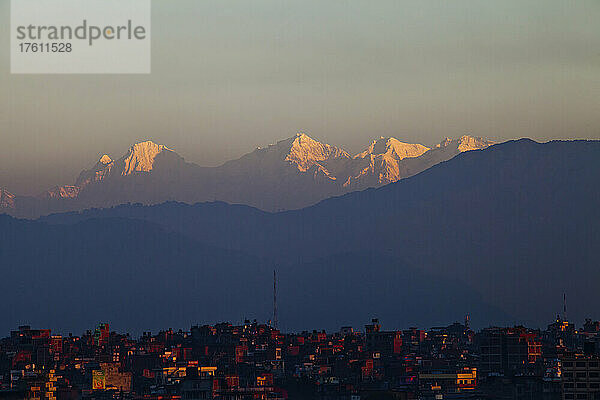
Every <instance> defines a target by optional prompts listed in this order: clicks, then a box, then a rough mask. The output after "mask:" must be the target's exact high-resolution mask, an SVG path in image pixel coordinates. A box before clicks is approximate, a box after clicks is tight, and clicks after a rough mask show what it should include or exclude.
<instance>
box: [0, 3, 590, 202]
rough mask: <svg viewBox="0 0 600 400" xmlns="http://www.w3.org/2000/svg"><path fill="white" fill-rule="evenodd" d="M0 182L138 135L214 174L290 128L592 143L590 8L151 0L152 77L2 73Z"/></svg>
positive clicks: (66, 176) (18, 187)
mask: <svg viewBox="0 0 600 400" xmlns="http://www.w3.org/2000/svg"><path fill="white" fill-rule="evenodd" d="M9 5H10V2H9V0H0V139H1V140H0V186H3V187H6V188H8V189H9V190H11V191H13V192H17V193H19V194H31V193H35V192H38V191H41V190H42V189H44V188H46V187H48V186H51V185H55V184H59V183H61V184H62V183H72V182H73V181H74V179H75V177H76V176H77V174H78V173H79V171H80V170H81V169H83V168H84V167H85V168H87V167H90V166H91V165H92V164H94V162H95V161H96V159H97V158H98V157H99V156H100V155H101V154H103V153H108V154H110V155H111V156H113V157H118V156H121V155H122V154H123V153H124V152H125V151H126V149H127V148H128V147H129V146H130V145H131V144H132V143H134V142H136V141H138V140H141V139H152V140H155V141H157V142H160V143H164V144H167V145H169V146H170V147H171V148H173V149H175V150H176V151H177V152H178V153H179V154H181V155H182V156H184V157H185V158H186V159H187V160H188V161H192V162H195V163H198V164H201V165H215V164H219V163H221V162H223V161H225V160H227V159H231V158H234V157H237V156H240V155H241V154H243V153H245V152H247V151H250V150H252V149H253V148H254V147H256V146H260V145H266V144H268V143H272V142H274V141H276V140H277V139H282V138H286V137H289V136H292V135H293V134H294V133H295V132H297V131H304V132H306V133H308V134H309V135H311V136H313V137H315V138H317V139H319V140H322V141H326V142H328V143H331V144H336V145H339V146H341V147H344V148H345V149H346V150H348V151H350V152H358V151H359V150H360V149H362V148H363V147H366V146H367V144H368V143H369V142H370V141H371V139H372V138H374V137H378V136H395V137H397V138H398V139H401V140H405V141H409V142H419V143H423V144H425V145H431V144H433V143H436V142H439V141H440V140H441V139H442V138H443V137H446V136H450V137H454V136H460V135H462V134H464V133H471V134H473V135H477V136H485V137H490V138H493V139H496V140H506V139H511V138H516V137H523V136H526V137H532V138H535V139H538V140H548V139H553V138H594V139H597V138H600V22H599V21H600V1H598V0H589V1H584V0H577V1H564V0H539V1H528V0H502V1H487V0H479V1H463V0H453V1H442V0H438V1H426V0H415V1H400V0H389V1H388V0H373V1H367V0H360V1H349V0H346V1H338V0H299V1H295V0H282V1H267V0H239V1H234V0H154V1H153V20H152V40H153V43H152V71H153V72H152V74H151V75H62V76H61V75H35V76H28V75H10V73H9V57H8V52H9V50H8V49H9V48H8V45H9V24H10V21H9Z"/></svg>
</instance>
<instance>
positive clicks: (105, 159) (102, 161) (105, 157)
mask: <svg viewBox="0 0 600 400" xmlns="http://www.w3.org/2000/svg"><path fill="white" fill-rule="evenodd" d="M98 162H99V163H100V164H104V165H106V164H110V163H111V162H112V158H110V157H109V156H108V154H105V155H103V156H102V157H100V160H98Z"/></svg>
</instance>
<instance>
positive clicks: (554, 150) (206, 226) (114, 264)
mask: <svg viewBox="0 0 600 400" xmlns="http://www.w3.org/2000/svg"><path fill="white" fill-rule="evenodd" d="M598 160H600V142H597V141H574V142H550V143H546V144H539V143H535V142H533V141H530V140H519V141H513V142H507V143H503V144H500V145H495V146H492V147H490V148H488V149H486V150H479V151H470V152H466V153H462V154H460V155H458V156H457V157H455V158H453V159H452V160H450V161H447V162H444V163H441V164H439V165H436V166H434V167H432V168H430V169H428V170H426V171H424V172H422V173H420V174H418V175H416V176H414V177H411V178H407V179H404V180H402V181H399V182H398V183H394V184H390V185H387V186H384V187H382V188H379V189H369V190H365V191H362V192H356V193H350V194H347V195H344V196H342V197H339V198H332V199H329V200H325V201H323V202H321V203H319V204H317V205H315V206H312V207H309V208H305V209H302V210H297V211H289V212H283V213H275V214H273V213H266V212H262V211H259V210H256V209H253V208H251V207H246V206H236V205H227V204H224V203H202V204H196V205H185V204H181V203H165V204H161V205H157V206H150V207H143V206H136V205H125V206H119V207H115V208H112V209H105V210H90V211H86V212H84V213H70V214H61V215H54V216H50V217H46V218H43V219H42V220H41V221H38V222H25V221H16V220H13V219H9V218H8V217H4V218H3V219H2V222H1V224H2V229H1V232H2V236H3V237H2V241H1V242H2V243H1V244H0V251H1V253H0V256H1V257H2V265H3V266H4V265H9V267H6V268H7V269H8V275H7V276H8V277H9V279H8V280H4V281H3V283H2V285H3V288H2V296H5V297H4V299H3V301H2V304H3V307H7V310H6V311H5V312H4V313H5V315H6V312H9V311H10V312H11V313H12V314H10V315H12V317H11V318H8V320H7V321H6V323H7V326H14V325H15V323H16V322H17V321H16V320H15V318H22V316H23V315H27V314H28V313H32V311H31V310H32V309H36V310H39V312H40V314H35V313H34V314H35V315H40V317H39V318H42V317H41V316H43V318H46V317H45V316H44V315H45V314H44V313H43V312H50V311H51V310H52V309H56V310H57V311H56V313H61V311H59V310H61V309H62V307H63V306H65V307H66V306H67V304H75V305H73V307H74V308H75V312H74V313H73V314H72V321H76V320H78V319H77V318H80V317H81V316H88V315H89V321H95V320H97V319H98V318H100V317H101V315H98V313H101V312H105V313H113V314H111V315H109V316H106V317H105V319H110V320H111V321H115V319H116V318H122V319H123V320H126V321H127V322H128V323H129V324H130V325H131V326H143V327H144V326H147V325H152V326H155V325H153V321H154V319H153V318H154V315H156V313H161V312H164V313H165V314H166V315H168V316H169V317H171V318H173V319H174V321H173V325H174V326H185V323H186V322H187V321H188V320H189V321H197V320H208V321H210V320H215V319H230V320H236V319H237V320H239V319H240V318H243V317H244V316H248V317H252V316H255V317H257V318H263V319H265V318H268V316H269V312H270V307H271V304H270V296H271V292H270V290H271V289H270V285H271V282H270V279H271V275H270V273H269V271H271V270H272V268H273V266H274V265H276V266H277V268H278V269H279V270H280V271H281V273H280V279H281V283H280V287H281V293H280V296H279V298H280V299H281V300H280V302H281V304H280V320H281V321H282V323H283V324H285V326H286V327H289V328H290V329H293V328H295V327H301V328H308V327H311V326H315V327H324V328H330V327H334V328H335V327H338V326H341V325H344V324H353V323H358V322H360V321H364V320H365V319H366V318H368V316H371V315H374V314H376V315H384V316H385V318H386V320H388V321H389V320H390V319H391V320H392V321H390V322H389V323H390V324H391V325H396V324H398V325H399V326H402V325H401V324H409V323H414V324H420V325H423V326H426V325H427V323H428V322H430V321H434V320H436V321H438V322H439V321H449V322H451V321H452V320H456V319H461V318H462V316H463V315H464V314H465V313H470V314H471V315H472V321H473V323H474V324H476V325H479V326H482V325H485V324H487V323H490V322H495V323H502V322H504V321H507V320H508V321H507V322H517V321H518V322H528V323H533V324H540V325H541V324H543V323H545V321H547V320H548V319H549V318H551V317H552V316H551V315H550V314H554V313H555V311H558V310H559V309H560V307H561V301H562V294H563V292H566V293H567V298H568V304H569V316H570V318H572V319H578V318H583V317H584V316H589V315H592V316H593V312H594V310H597V309H600V291H598V290H597V282H598V281H600V279H599V278H600V272H599V270H598V259H599V258H598V256H599V253H600V243H599V242H600V232H599V231H600V226H599V223H598V221H599V220H600V211H599V207H598V206H599V205H600V185H599V184H600V165H599V163H598ZM134 220H135V221H134ZM9 238H10V240H9V241H7V240H6V239H9ZM200 243H203V244H204V245H201V244H200ZM209 246H214V247H209ZM238 251H239V253H238ZM70 275H73V276H74V277H71V276H70ZM11 282H12V283H14V282H19V285H14V284H13V285H11V284H10V283H11ZM67 282H68V283H67ZM71 282H75V283H74V284H71ZM52 285H55V287H56V288H57V289H58V290H55V289H53V288H52ZM23 290H25V291H23ZM38 292H40V293H47V294H45V296H46V297H42V298H36V293H38ZM19 296H23V298H21V297H19ZM67 297H68V300H65V299H66V298H67ZM11 299H13V300H14V301H13V300H11ZM18 299H20V300H18ZM42 299H43V301H42ZM82 299H83V300H82ZM46 300H47V301H46ZM52 301H56V302H57V303H56V307H55V306H54V305H53V304H52ZM40 303H41V306H38V307H37V308H36V307H34V305H35V304H38V305H39V304H40ZM88 303H89V304H91V305H88ZM116 305H118V307H117V308H118V309H117V310H115V306H116ZM174 309H175V310H176V311H172V310H174ZM11 310H12V311H11ZM23 310H25V311H23ZM36 312H38V311H36ZM76 313H79V314H76ZM260 313H262V314H260ZM117 314H119V315H120V316H119V315H117ZM56 315H57V314H55V315H54V316H48V317H47V320H40V322H37V321H35V323H36V324H37V325H49V323H48V321H52V322H54V321H57V318H55V316H56ZM60 315H62V314H60ZM77 315H79V317H78V316H77ZM62 318H63V319H64V318H66V317H64V316H63V317H62ZM69 318H71V316H69ZM28 320H31V318H28ZM175 320H177V321H181V322H178V323H176V321H175ZM86 323H87V325H89V324H90V323H89V322H87V320H86V321H85V322H83V323H82V325H86ZM158 324H162V325H164V318H162V317H161V318H158V317H157V318H156V325H158ZM149 327H151V326H149Z"/></svg>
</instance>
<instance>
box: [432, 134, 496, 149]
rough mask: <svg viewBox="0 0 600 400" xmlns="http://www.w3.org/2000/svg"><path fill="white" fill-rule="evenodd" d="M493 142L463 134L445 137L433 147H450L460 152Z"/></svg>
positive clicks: (482, 147)
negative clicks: (455, 136) (456, 137)
mask: <svg viewBox="0 0 600 400" xmlns="http://www.w3.org/2000/svg"><path fill="white" fill-rule="evenodd" d="M493 144H495V142H493V141H491V140H488V139H485V138H481V137H475V136H470V135H463V136H461V137H459V138H458V139H451V138H445V139H444V140H442V142H441V143H440V144H438V145H436V146H435V148H436V149H437V148H445V147H450V148H452V149H453V150H457V151H458V152H459V153H462V152H465V151H471V150H480V149H485V148H486V147H489V146H491V145H493Z"/></svg>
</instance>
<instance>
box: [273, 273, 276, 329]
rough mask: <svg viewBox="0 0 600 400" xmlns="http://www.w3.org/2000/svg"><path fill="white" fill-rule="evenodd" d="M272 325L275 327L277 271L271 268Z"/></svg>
mask: <svg viewBox="0 0 600 400" xmlns="http://www.w3.org/2000/svg"><path fill="white" fill-rule="evenodd" d="M273 326H274V327H275V329H277V272H276V271H275V270H273Z"/></svg>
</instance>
